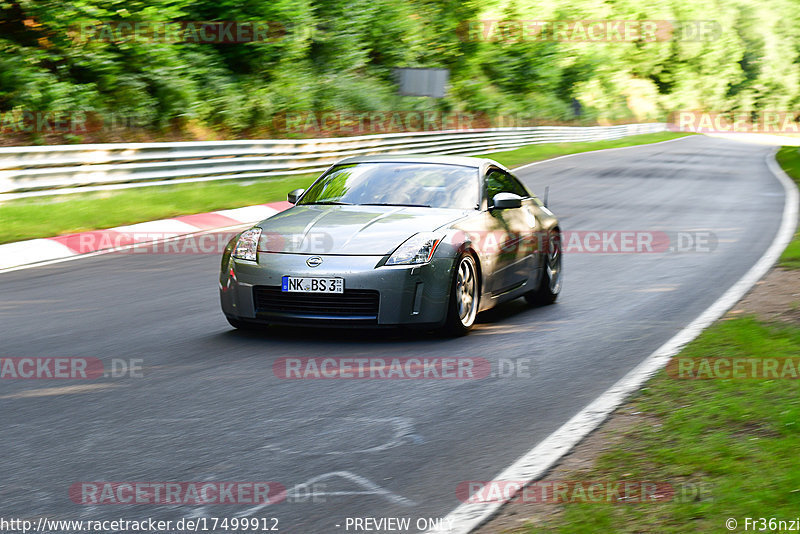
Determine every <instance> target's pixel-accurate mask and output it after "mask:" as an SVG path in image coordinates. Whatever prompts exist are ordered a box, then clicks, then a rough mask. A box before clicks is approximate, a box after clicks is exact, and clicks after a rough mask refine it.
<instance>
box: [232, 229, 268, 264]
mask: <svg viewBox="0 0 800 534" xmlns="http://www.w3.org/2000/svg"><path fill="white" fill-rule="evenodd" d="M260 239H261V228H251V229H249V230H247V231H245V232H242V235H240V236H239V239H237V240H236V245H234V247H233V254H231V256H233V257H234V258H236V259H239V260H250V261H256V259H257V256H256V254H257V251H258V241H259V240H260Z"/></svg>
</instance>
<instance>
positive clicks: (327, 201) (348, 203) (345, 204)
mask: <svg viewBox="0 0 800 534" xmlns="http://www.w3.org/2000/svg"><path fill="white" fill-rule="evenodd" d="M310 204H324V205H328V206H352V205H353V204H351V203H350V202H337V201H335V200H319V201H317V202H303V203H302V204H301V206H308V205H310Z"/></svg>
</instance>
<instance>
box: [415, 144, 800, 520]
mask: <svg viewBox="0 0 800 534" xmlns="http://www.w3.org/2000/svg"><path fill="white" fill-rule="evenodd" d="M679 139H683V138H679ZM654 144H655V143H654ZM621 148H628V147H621ZM777 151H778V149H777V148H776V149H775V150H773V151H771V152H770V153H769V154H767V156H766V164H767V168H768V169H769V170H770V172H772V174H773V175H774V176H775V178H777V179H778V181H779V182H780V183H781V185H782V186H783V188H784V191H785V194H786V197H785V202H784V207H783V217H782V219H781V225H780V227H779V228H778V232H777V234H776V235H775V238H774V239H773V241H772V244H771V245H770V246H769V248H768V249H767V250H766V252H764V254H763V255H762V256H761V258H759V260H758V261H757V262H756V263H755V265H753V266H752V267H751V268H750V269H749V270H748V271H747V272H746V273H745V274H744V276H742V277H741V278H740V279H739V280H738V281H737V282H736V283H734V284H733V285H732V286H731V287H730V288H728V290H727V291H726V292H725V293H723V294H722V296H721V297H719V298H718V299H717V300H716V301H715V302H714V303H713V304H712V305H711V306H710V307H708V308H707V309H706V310H705V311H704V312H703V313H701V314H700V315H699V316H698V317H697V318H696V319H695V320H694V321H692V322H691V323H689V324H688V325H687V326H686V327H685V328H683V330H681V331H680V332H678V333H677V334H675V335H674V336H673V337H672V338H671V339H669V341H667V342H666V343H664V344H663V345H661V346H660V347H659V348H658V349H656V350H655V351H654V352H653V353H652V354H650V355H649V356H648V357H647V358H645V360H644V361H642V362H641V363H640V364H639V365H637V366H636V367H634V368H633V369H632V370H631V371H629V372H628V374H626V375H625V376H624V377H622V378H621V379H620V380H619V381H618V382H617V383H615V384H614V385H613V386H611V387H610V388H609V389H608V390H606V391H605V392H604V393H603V394H601V395H600V396H599V397H597V398H596V399H595V400H594V401H592V402H591V403H590V404H589V405H588V406H586V407H585V408H584V409H583V410H581V411H580V412H578V413H577V414H576V415H575V416H573V417H572V418H571V419H570V420H569V421H567V422H566V423H564V424H563V425H562V426H561V427H560V428H559V429H558V430H556V431H555V432H553V433H552V434H550V435H549V436H548V437H547V438H545V439H544V440H543V441H541V442H539V443H538V444H537V445H536V446H535V447H534V448H532V449H531V450H530V451H528V452H527V453H526V454H525V455H523V456H522V457H521V458H519V459H518V460H517V461H515V462H514V463H513V464H511V465H510V466H509V467H508V468H506V469H505V470H504V471H503V472H502V473H500V474H499V475H497V476H496V477H495V478H494V479H493V480H506V481H518V482H526V483H530V482H533V481H535V480H536V479H538V478H540V477H542V476H543V475H544V474H545V473H546V472H547V471H548V470H549V469H550V468H551V467H553V465H555V464H556V462H558V461H559V460H560V459H561V458H562V457H563V456H564V455H566V454H567V453H568V452H570V450H572V448H573V447H574V446H575V445H577V444H578V443H579V442H580V441H581V440H582V439H583V438H585V437H586V436H587V435H589V434H590V433H591V432H592V431H594V430H595V429H596V428H597V427H599V426H600V425H601V424H602V423H603V421H605V419H606V418H607V417H608V416H609V415H610V414H611V412H612V411H614V410H615V409H616V408H617V407H618V406H619V405H620V404H622V402H623V401H624V400H625V399H626V398H627V397H628V396H629V395H630V394H631V393H633V392H634V391H636V390H638V389H639V388H640V387H641V386H642V385H643V384H644V383H645V382H646V381H647V380H648V379H649V378H650V377H651V376H652V375H653V374H654V373H655V372H656V371H658V370H659V369H661V368H662V367H664V366H665V365H666V364H667V362H669V359H670V358H671V357H672V356H674V355H676V354H677V353H678V352H679V351H680V350H681V349H682V348H683V347H684V345H686V344H687V343H689V342H690V341H692V340H693V339H695V338H696V337H697V336H698V335H700V333H701V332H702V331H703V330H705V329H706V328H707V327H708V326H710V325H711V324H712V323H713V322H714V321H716V320H717V319H719V318H720V317H722V315H723V314H724V313H725V312H726V311H728V310H729V309H730V308H731V307H732V306H733V305H734V304H736V303H737V302H738V301H739V300H740V299H741V298H742V297H743V296H744V295H745V294H746V293H747V292H748V291H749V290H750V288H752V287H753V286H754V285H755V283H756V282H758V281H759V280H760V279H761V278H762V277H763V276H764V275H765V274H766V273H767V272H768V271H769V270H770V268H771V267H772V265H773V264H774V263H775V262H776V261H777V260H778V258H779V257H780V255H781V253H782V252H783V250H784V249H785V248H786V245H788V244H789V242H790V241H791V239H792V236H793V235H794V231H795V228H796V226H797V214H798V198H799V197H798V189H797V186H796V185H795V183H794V182H793V181H792V180H791V179H790V178H789V177H788V176H787V175H786V173H785V172H783V170H782V169H781V168H780V166H779V165H778V163H777V162H776V161H775V154H776V153H777ZM453 492H454V493H455V488H453ZM511 498H513V495H511V496H509V499H507V500H510V499H511ZM507 500H504V501H503V502H491V503H476V504H471V503H464V504H461V505H460V506H458V507H457V508H456V509H455V510H453V511H452V512H450V513H449V514H448V515H447V516H446V518H445V523H446V524H449V525H452V527H451V530H450V531H449V532H450V533H451V534H468V533H469V532H472V531H473V530H475V529H477V528H478V527H480V526H481V525H483V524H484V523H485V522H486V521H487V520H489V519H490V518H491V517H492V516H493V515H494V514H495V513H497V512H498V510H499V509H500V508H501V507H502V506H503V505H504V504H505V503H506V502H507ZM426 534H437V532H434V531H428V533H426ZM438 534H441V533H440V532H439V533H438Z"/></svg>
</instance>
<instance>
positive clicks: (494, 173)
mask: <svg viewBox="0 0 800 534" xmlns="http://www.w3.org/2000/svg"><path fill="white" fill-rule="evenodd" d="M486 192H487V199H488V201H489V205H490V206H491V205H492V199H493V198H494V196H495V195H496V194H497V193H514V194H515V195H519V196H521V197H522V198H526V197H529V196H530V193H528V191H527V190H526V189H525V187H524V186H523V185H522V184H521V183H519V181H518V180H517V179H516V178H514V177H513V176H511V175H510V174H508V173H505V172H503V171H501V170H499V169H493V170H491V171H489V173H488V174H487V175H486Z"/></svg>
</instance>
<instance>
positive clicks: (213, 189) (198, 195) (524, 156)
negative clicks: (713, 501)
mask: <svg viewBox="0 0 800 534" xmlns="http://www.w3.org/2000/svg"><path fill="white" fill-rule="evenodd" d="M683 135H686V134H676V133H670V132H663V133H655V134H644V135H635V136H630V137H625V138H623V139H618V140H614V141H595V142H591V143H548V144H540V145H529V146H526V147H522V148H518V149H516V150H511V151H507V152H497V153H493V154H487V156H489V157H492V158H494V159H496V160H497V161H499V162H501V163H502V164H504V165H506V166H509V167H514V166H517V165H522V164H524V163H531V162H534V161H539V160H543V159H547V158H551V157H555V156H561V155H565V154H574V153H577V152H588V151H592V150H601V149H604V148H617V147H622V146H632V145H640V144H649V143H657V142H659V141H666V140H668V139H673V138H676V137H681V136H683ZM316 176H317V175H315V174H306V175H298V176H291V177H279V178H264V179H256V180H225V181H219V182H197V183H188V184H175V185H164V186H153V187H142V188H136V189H126V190H117V191H100V192H92V193H78V194H70V195H58V196H51V197H32V198H27V199H18V200H11V201H8V202H5V203H3V204H0V220H1V221H3V224H2V225H0V243H9V242H12V241H21V240H23V239H34V238H37V237H51V236H55V235H63V234H70V233H75V232H83V231H87V230H96V229H100V228H111V227H114V226H120V225H124V224H134V223H137V222H143V221H150V220H154V219H165V218H169V217H175V216H178V215H187V214H191V213H203V212H206V211H215V210H221V209H228V208H237V207H241V206H247V205H252V204H263V203H267V202H274V201H277V200H286V193H287V192H289V191H291V190H292V189H295V188H299V187H307V186H308V185H309V184H310V183H311V182H312V181H313V180H314V178H316Z"/></svg>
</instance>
